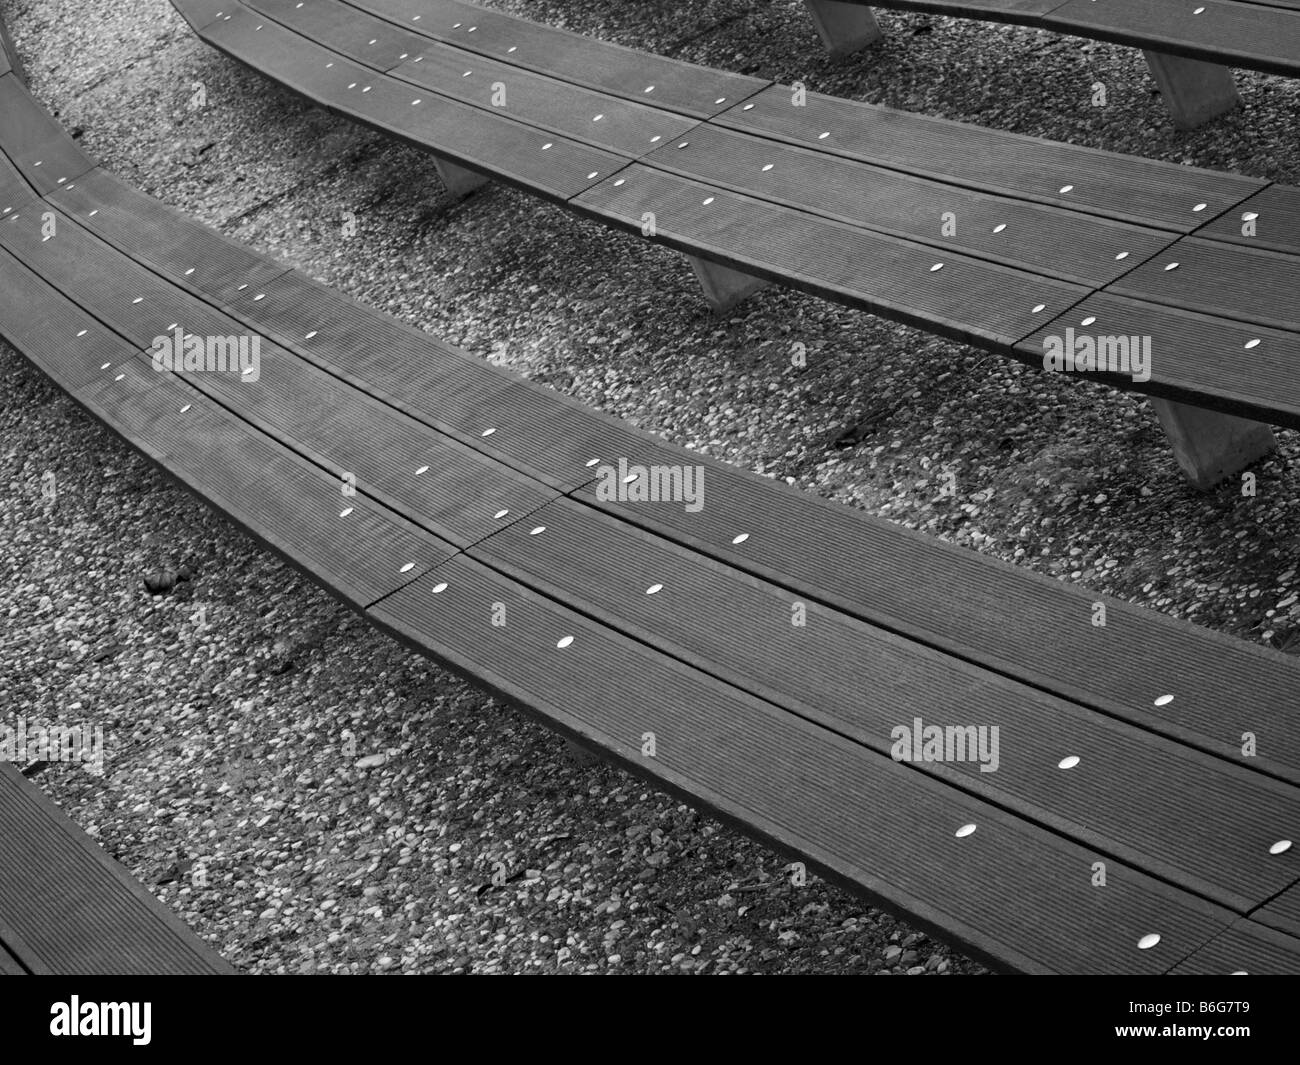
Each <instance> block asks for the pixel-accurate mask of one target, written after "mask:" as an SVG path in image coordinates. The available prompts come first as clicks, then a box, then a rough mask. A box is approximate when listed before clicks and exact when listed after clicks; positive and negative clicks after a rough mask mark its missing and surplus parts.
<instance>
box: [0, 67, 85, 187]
mask: <svg viewBox="0 0 1300 1065" xmlns="http://www.w3.org/2000/svg"><path fill="white" fill-rule="evenodd" d="M0 144H2V145H4V148H5V151H6V152H7V153H8V155H9V158H10V160H11V161H12V162H13V163H14V165H15V166H16V167H17V169H18V171H19V173H21V174H22V176H23V177H24V178H26V179H27V181H28V182H30V183H31V184H32V185H34V186H35V187H36V189H37V191H38V192H40V193H42V194H44V193H46V192H49V191H50V190H51V189H56V188H58V187H59V186H60V185H62V184H65V183H67V182H69V181H73V180H75V179H76V178H78V177H80V176H81V175H82V174H84V173H85V172H86V171H87V170H89V169H90V168H91V166H93V165H94V164H93V163H92V162H91V160H90V158H89V157H88V156H87V155H86V154H85V153H84V152H83V151H82V150H81V148H80V147H79V146H78V145H77V142H76V141H74V140H73V139H72V138H71V137H69V136H68V135H67V134H66V133H65V132H64V130H63V127H62V126H60V125H59V124H58V123H57V122H55V121H54V119H53V118H51V117H50V115H49V113H48V112H47V111H46V110H45V109H44V108H43V107H41V106H40V105H39V104H37V103H36V101H34V100H33V99H32V97H31V95H30V94H29V93H28V92H27V90H26V89H25V88H24V87H23V84H22V82H20V81H19V80H18V79H17V77H15V76H13V75H12V74H5V75H3V76H0ZM4 206H6V205H0V209H2V208H3V207H4Z"/></svg>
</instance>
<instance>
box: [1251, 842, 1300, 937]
mask: <svg viewBox="0 0 1300 1065" xmlns="http://www.w3.org/2000/svg"><path fill="white" fill-rule="evenodd" d="M1294 850H1295V848H1294V846H1293V847H1292V852H1294ZM1288 853H1290V852H1288ZM1253 916H1254V919H1255V920H1256V921H1258V922H1259V923H1260V924H1265V925H1268V926H1269V927H1270V928H1276V929H1278V930H1280V931H1282V932H1285V933H1286V934H1287V935H1291V936H1300V885H1297V886H1293V887H1290V888H1288V889H1287V890H1286V891H1284V892H1282V894H1280V895H1279V896H1278V897H1277V898H1275V899H1273V900H1272V901H1271V902H1269V903H1268V904H1267V905H1266V906H1264V907H1262V908H1261V909H1259V910H1257V911H1256V912H1255V913H1254V915H1253Z"/></svg>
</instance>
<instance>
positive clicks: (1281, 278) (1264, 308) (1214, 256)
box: [1106, 237, 1300, 333]
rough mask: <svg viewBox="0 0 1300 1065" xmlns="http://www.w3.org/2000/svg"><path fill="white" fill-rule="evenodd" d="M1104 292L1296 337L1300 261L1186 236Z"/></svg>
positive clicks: (1299, 322)
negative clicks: (1263, 327)
mask: <svg viewBox="0 0 1300 1065" xmlns="http://www.w3.org/2000/svg"><path fill="white" fill-rule="evenodd" d="M1172 264H1177V266H1176V268H1174V269H1169V267H1170V266H1171V265H1172ZM1106 291H1107V292H1113V293H1116V294H1117V295H1121V296H1131V297H1134V298H1136V299H1144V300H1151V301H1154V302H1157V303H1165V304H1168V305H1170V306H1174V307H1182V308H1184V309H1186V310H1191V311H1199V312H1201V313H1204V314H1212V315H1215V316H1218V317H1222V318H1227V319H1232V320H1236V321H1240V322H1245V323H1247V324H1249V325H1262V326H1272V327H1273V328H1275V329H1280V330H1286V331H1289V332H1293V333H1297V332H1300V303H1297V300H1296V293H1297V292H1300V257H1297V256H1294V255H1286V254H1282V253H1279V252H1273V251H1267V250H1265V249H1262V248H1248V247H1242V246H1241V245H1236V244H1226V243H1224V242H1222V241H1217V240H1204V239H1202V238H1200V237H1186V238H1184V239H1182V240H1180V241H1179V242H1178V243H1177V244H1175V245H1174V246H1173V247H1171V248H1170V249H1168V251H1165V252H1162V253H1161V254H1160V255H1158V256H1156V257H1155V258H1154V259H1152V260H1150V261H1149V262H1147V263H1145V264H1143V265H1142V266H1139V267H1138V268H1137V269H1136V270H1134V271H1133V272H1132V273H1131V274H1128V275H1126V276H1125V277H1123V278H1121V279H1120V280H1119V281H1116V282H1114V283H1113V284H1111V285H1110V286H1108V287H1107V289H1106Z"/></svg>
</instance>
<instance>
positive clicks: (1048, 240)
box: [642, 125, 1175, 287]
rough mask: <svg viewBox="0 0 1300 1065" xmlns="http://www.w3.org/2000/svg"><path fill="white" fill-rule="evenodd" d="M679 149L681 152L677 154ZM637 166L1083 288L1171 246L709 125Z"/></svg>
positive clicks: (1078, 216) (1077, 216) (1103, 223)
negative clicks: (1013, 267) (1070, 282)
mask: <svg viewBox="0 0 1300 1065" xmlns="http://www.w3.org/2000/svg"><path fill="white" fill-rule="evenodd" d="M683 142H685V143H686V147H685V148H681V147H679V145H680V144H682V143H683ZM642 162H643V163H644V164H645V165H646V166H650V167H654V168H655V169H658V170H666V171H668V172H669V173H673V174H678V175H680V176H682V177H685V178H689V179H691V180H693V181H700V182H705V183H707V184H709V185H713V186H716V187H718V188H726V189H729V190H731V191H732V192H737V193H741V194H748V195H750V196H759V197H761V198H763V199H767V200H771V201H772V202H774V203H778V204H781V205H782V206H785V207H790V208H793V209H796V210H803V211H809V212H812V213H815V214H818V215H822V216H825V217H827V218H832V219H835V220H837V221H841V222H847V223H850V224H853V225H857V226H861V227H863V228H866V229H872V230H877V231H880V232H885V233H891V234H893V235H895V236H899V237H903V238H906V239H910V240H917V241H921V242H924V243H928V244H932V245H934V246H936V247H937V248H940V249H953V250H956V251H960V252H963V253H965V254H968V255H972V256H975V257H977V258H981V259H988V260H990V261H992V262H1000V263H1003V264H1005V265H1009V266H1015V267H1018V268H1019V269H1022V270H1029V271H1033V272H1034V273H1040V274H1043V275H1045V276H1049V277H1055V278H1058V279H1060V280H1064V281H1072V282H1075V283H1078V284H1083V285H1090V286H1093V287H1099V286H1101V285H1104V284H1106V283H1107V282H1110V281H1113V280H1115V279H1116V278H1118V277H1119V276H1120V275H1122V274H1124V273H1126V272H1127V271H1128V270H1130V269H1132V268H1133V267H1134V266H1136V265H1137V264H1138V263H1140V262H1143V261H1145V260H1146V259H1148V258H1150V257H1151V256H1153V255H1155V254H1156V253H1157V252H1159V251H1161V250H1162V249H1164V248H1167V247H1168V246H1169V245H1170V244H1171V243H1172V242H1173V241H1174V239H1175V235H1174V234H1172V233H1169V232H1167V231H1165V230H1159V229H1154V228H1151V227H1147V226H1136V225H1132V224H1129V223H1126V222H1117V221H1111V220H1109V219H1106V220H1103V219H1099V218H1097V217H1096V216H1094V215H1088V214H1083V213H1081V212H1076V211H1072V210H1066V209H1062V208H1058V207H1048V206H1044V205H1039V204H1034V203H1029V202H1026V201H1025V200H1020V199H1015V198H1012V197H1008V196H994V195H990V194H988V193H982V192H975V191H972V190H968V189H963V188H960V187H957V186H953V185H950V184H944V183H943V182H939V181H934V180H930V179H926V178H921V177H917V176H915V175H912V174H905V173H903V172H901V171H893V170H886V169H883V168H881V167H876V166H872V165H869V164H865V163H860V162H857V161H853V160H849V159H846V158H843V157H840V156H830V155H828V154H827V153H826V152H823V151H812V150H809V149H805V148H797V147H795V146H793V145H791V144H788V143H785V142H781V141H773V140H771V139H770V138H766V137H758V136H755V135H753V134H747V133H742V132H740V131H738V130H730V129H723V128H720V127H716V126H707V125H701V126H698V127H696V128H695V129H693V130H691V131H690V132H689V134H687V135H685V136H683V137H681V138H679V139H678V140H676V141H672V142H668V143H665V144H664V146H662V147H660V148H659V149H658V150H656V151H655V152H653V153H652V154H650V155H648V156H646V157H645V158H644V159H643V160H642ZM949 222H950V225H949ZM1067 248H1068V249H1069V251H1068V253H1067V254H1062V252H1063V249H1067ZM1121 255H1122V256H1123V257H1122V258H1121V257H1120V256H1121Z"/></svg>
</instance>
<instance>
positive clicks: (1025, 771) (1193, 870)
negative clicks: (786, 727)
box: [468, 467, 1300, 913]
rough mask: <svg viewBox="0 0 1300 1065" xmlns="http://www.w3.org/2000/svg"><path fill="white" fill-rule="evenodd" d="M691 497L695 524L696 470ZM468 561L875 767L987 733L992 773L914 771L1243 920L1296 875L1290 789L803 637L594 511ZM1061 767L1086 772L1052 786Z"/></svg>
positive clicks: (955, 767)
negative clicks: (1285, 849)
mask: <svg viewBox="0 0 1300 1065" xmlns="http://www.w3.org/2000/svg"><path fill="white" fill-rule="evenodd" d="M696 483H697V485H698V487H699V490H700V497H699V502H700V504H701V506H702V507H706V506H708V505H709V500H708V489H709V485H710V471H709V469H708V468H707V467H701V471H700V472H699V476H698V481H697V482H696ZM678 505H679V506H681V505H682V504H681V503H678ZM530 526H531V528H530ZM537 530H541V531H537ZM468 554H469V555H470V557H471V558H474V559H476V560H478V561H481V562H484V563H486V564H488V565H490V566H492V567H493V568H494V569H497V570H500V571H501V572H503V573H505V574H506V575H507V576H509V577H510V578H511V579H513V580H515V581H516V582H518V583H521V584H526V585H529V586H530V587H534V588H537V589H538V590H540V591H542V592H543V593H544V594H546V595H548V596H550V597H551V598H553V599H555V600H557V601H559V602H562V603H565V604H566V605H568V606H569V607H571V608H574V609H577V610H579V611H580V612H582V613H584V614H586V615H588V616H590V617H592V618H595V619H596V620H598V621H600V622H601V623H602V624H604V625H606V626H608V627H610V628H615V629H618V630H619V631H622V632H624V633H626V634H627V635H630V636H632V637H634V638H637V639H640V640H642V641H643V642H645V643H647V644H649V645H650V646H653V647H656V648H659V649H660V650H664V651H666V652H668V653H670V654H672V655H673V656H674V657H676V658H679V659H681V660H683V661H686V662H688V663H690V664H691V665H693V666H694V667H696V668H698V669H701V670H703V671H705V672H708V673H711V674H713V675H715V676H718V677H720V678H721V679H723V680H725V681H726V682H727V683H729V684H731V685H733V686H735V687H738V688H741V689H743V690H746V691H748V692H750V693H751V694H753V695H755V696H757V697H760V698H764V699H767V700H769V701H771V702H774V703H776V704H777V705H779V706H781V707H784V708H785V709H787V710H790V711H791V712H793V713H796V714H798V715H800V716H803V717H806V718H808V719H810V720H813V721H816V722H817V723H818V724H820V725H823V726H826V727H828V728H831V729H833V730H834V731H836V732H839V733H840V734H842V735H845V736H848V737H849V738H851V739H854V740H856V741H858V742H859V743H862V744H864V745H865V746H867V747H870V748H872V749H873V750H875V751H877V752H879V753H880V754H882V755H886V756H888V755H890V754H891V752H892V750H893V749H894V745H895V736H894V730H895V729H896V728H897V727H899V726H902V727H905V728H907V729H909V730H910V729H912V728H913V725H914V720H915V719H916V718H920V719H921V720H922V721H923V722H924V723H926V724H929V725H938V726H939V727H940V728H943V727H945V726H948V725H958V724H963V723H969V724H971V725H976V726H979V725H981V724H982V725H983V726H985V727H987V726H991V725H994V724H996V725H997V726H998V736H999V740H998V743H999V761H998V764H997V765H995V766H993V771H991V772H986V771H984V770H982V769H981V768H980V764H979V761H978V759H977V757H976V752H975V751H973V750H964V749H963V751H962V752H955V753H960V754H962V755H964V756H965V757H966V760H965V761H960V762H922V761H920V760H919V759H920V754H921V752H920V751H919V750H918V751H917V752H916V755H915V757H916V758H917V761H915V762H914V763H913V764H914V765H915V766H916V767H917V768H918V769H920V770H921V771H922V772H927V773H933V774H934V775H935V776H937V777H938V778H940V779H942V780H945V781H947V782H949V783H952V784H955V785H956V786H958V787H960V788H963V789H965V790H968V791H973V792H975V793H977V794H979V795H981V796H983V797H984V798H987V799H988V800H989V801H992V802H995V803H997V804H998V805H999V806H1001V807H1003V808H1005V809H1009V810H1012V811H1014V812H1015V813H1017V814H1019V815H1021V816H1023V817H1025V818H1027V819H1029V820H1033V821H1036V822H1037V823H1039V824H1042V825H1044V826H1047V827H1051V828H1052V829H1054V830H1056V831H1058V832H1060V833H1062V834H1064V835H1067V836H1069V837H1071V838H1073V839H1077V840H1080V841H1084V842H1086V843H1087V844H1089V845H1091V846H1095V847H1097V848H1098V849H1100V850H1102V851H1105V852H1107V853H1110V854H1115V855H1117V856H1119V857H1120V858H1122V859H1123V860H1124V861H1125V862H1126V863H1129V864H1132V865H1134V866H1136V867H1138V868H1141V869H1143V870H1144V871H1146V872H1148V873H1150V874H1152V875H1158V876H1161V877H1162V878H1164V879H1168V880H1170V881H1171V882H1173V883H1176V884H1178V885H1179V886H1181V887H1184V888H1186V889H1188V890H1193V891H1196V892H1197V893H1199V894H1203V895H1205V896H1206V897H1209V898H1212V899H1214V900H1215V901H1217V902H1219V903H1220V904H1222V905H1224V906H1228V907H1231V908H1233V909H1236V910H1238V911H1239V912H1242V913H1245V912H1246V911H1248V910H1249V909H1251V908H1253V907H1254V906H1257V905H1260V904H1262V903H1263V902H1264V901H1265V900H1267V899H1268V898H1270V897H1271V896H1272V895H1274V894H1276V893H1277V892H1278V891H1281V890H1283V889H1284V888H1285V887H1287V886H1289V885H1290V884H1291V883H1292V882H1293V880H1295V879H1296V878H1297V877H1298V876H1300V863H1298V862H1297V861H1296V860H1293V859H1287V858H1285V857H1284V856H1278V855H1271V854H1270V853H1269V847H1270V846H1271V845H1272V844H1273V843H1274V842H1275V841H1276V839H1277V838H1278V834H1279V833H1280V832H1284V831H1286V830H1287V826H1289V825H1292V824H1296V823H1300V792H1297V790H1296V789H1295V788H1294V787H1291V786H1289V785H1284V784H1282V783H1280V782H1277V781H1270V780H1268V779H1267V778H1264V777H1263V776H1261V775H1260V774H1257V773H1255V772H1253V771H1252V770H1251V769H1249V768H1248V767H1246V766H1245V765H1241V766H1232V765H1230V764H1228V763H1225V762H1223V761H1221V760H1219V759H1217V758H1213V757H1211V756H1209V755H1205V754H1201V753H1199V752H1194V751H1192V750H1190V749H1189V748H1187V747H1186V746H1183V745H1181V744H1178V743H1176V742H1173V741H1170V740H1163V739H1159V738H1157V737H1155V736H1154V735H1153V734H1152V733H1150V732H1147V731H1144V730H1139V729H1137V728H1135V727H1133V726H1130V725H1124V724H1119V723H1117V722H1115V721H1113V720H1111V719H1108V718H1105V717H1103V716H1102V715H1100V714H1096V713H1093V712H1091V711H1087V710H1083V709H1081V708H1079V707H1078V706H1077V705H1074V704H1072V703H1070V702H1067V701H1065V700H1062V699H1058V698H1055V697H1052V696H1048V695H1045V694H1044V693H1042V692H1039V691H1037V690H1035V689H1031V688H1028V687H1025V686H1023V685H1020V684H1017V683H1015V682H1012V681H1009V680H1006V679H1004V678H1001V677H998V676H996V675H993V674H990V673H988V672H986V671H984V670H981V669H978V668H975V667H973V666H969V665H966V664H964V663H961V662H958V661H955V660H953V659H952V658H950V657H949V656H947V655H943V654H940V653H939V652H937V651H933V650H930V649H928V648H925V647H923V646H921V645H918V644H916V643H915V642H913V641H910V640H906V639H903V638H901V637H897V636H894V635H892V634H889V633H887V632H884V631H882V630H880V629H877V628H875V627H873V626H868V625H863V624H861V623H859V622H856V621H854V620H852V619H850V618H847V617H845V616H844V615H842V614H839V613H838V612H835V611H831V610H828V609H825V608H822V607H819V606H818V605H817V604H815V603H805V604H803V605H804V609H805V614H804V622H805V624H804V625H803V626H800V627H796V626H794V625H792V623H791V622H792V607H793V606H794V605H795V604H796V603H797V602H799V600H797V599H796V598H795V597H794V596H792V595H791V594H790V593H789V591H788V590H786V589H784V588H780V587H778V586H776V585H772V584H768V583H767V582H763V581H759V580H756V579H753V578H750V577H747V576H746V575H744V574H743V573H741V572H740V571H738V570H735V569H733V568H731V567H724V566H721V565H718V564H717V563H714V562H712V561H711V560H707V559H704V558H701V556H699V555H698V554H696V553H695V552H692V551H690V550H688V549H686V548H684V547H681V546H680V545H677V544H674V543H673V542H671V541H668V540H665V539H662V538H660V537H657V536H652V535H650V534H648V533H646V532H642V531H638V530H637V529H636V528H635V527H633V526H629V525H627V523H625V522H622V521H616V520H614V519H613V518H609V517H603V516H596V515H593V513H592V512H591V509H590V508H589V507H585V506H582V505H580V504H577V503H575V502H572V501H569V500H560V501H556V502H555V503H552V504H549V505H548V506H546V507H544V508H542V509H541V510H539V511H537V512H536V513H535V514H533V515H532V516H531V517H530V518H529V520H528V521H527V522H524V523H519V524H516V525H513V526H510V527H509V528H506V529H503V530H502V531H500V532H498V533H495V534H494V535H492V536H490V537H488V538H487V539H486V540H483V541H482V542H480V543H479V544H477V545H475V546H474V547H472V548H470V550H469V552H468ZM656 585H661V586H662V587H661V588H660V590H659V591H657V592H655V593H654V594H647V591H646V590H647V588H651V587H654V586H656ZM958 693H960V694H958ZM986 735H987V733H986ZM918 740H919V737H918ZM1067 755H1074V756H1077V757H1079V758H1080V759H1081V760H1082V761H1081V764H1080V765H1079V766H1078V767H1076V768H1075V769H1073V770H1062V769H1060V768H1059V763H1060V761H1061V760H1062V758H1064V757H1066V756H1067Z"/></svg>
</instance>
